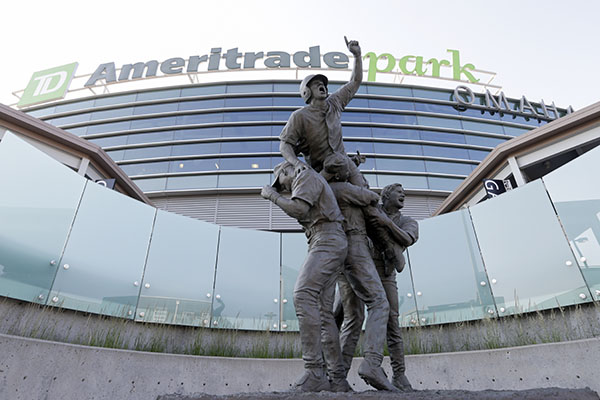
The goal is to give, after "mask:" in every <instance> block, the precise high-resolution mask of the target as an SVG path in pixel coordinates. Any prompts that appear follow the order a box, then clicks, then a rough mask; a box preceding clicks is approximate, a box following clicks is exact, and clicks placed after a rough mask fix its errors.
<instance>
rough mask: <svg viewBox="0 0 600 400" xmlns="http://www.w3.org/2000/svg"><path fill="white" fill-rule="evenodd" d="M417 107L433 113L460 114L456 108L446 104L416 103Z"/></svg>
mask: <svg viewBox="0 0 600 400" xmlns="http://www.w3.org/2000/svg"><path fill="white" fill-rule="evenodd" d="M415 109H416V110H417V111H425V112H431V113H439V114H450V115H458V110H457V109H456V108H454V107H452V106H449V105H446V104H431V103H415Z"/></svg>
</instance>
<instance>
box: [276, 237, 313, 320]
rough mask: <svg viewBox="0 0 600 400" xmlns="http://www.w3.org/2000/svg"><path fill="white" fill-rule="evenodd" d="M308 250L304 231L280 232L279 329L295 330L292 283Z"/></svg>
mask: <svg viewBox="0 0 600 400" xmlns="http://www.w3.org/2000/svg"><path fill="white" fill-rule="evenodd" d="M307 252H308V244H307V242H306V235H305V234H304V233H282V234H281V298H282V300H281V303H282V307H281V330H285V331H297V330H298V318H297V317H296V309H295V308H294V285H296V279H297V278H298V273H299V272H300V268H301V267H302V264H303V263H304V259H305V258H306V254H307Z"/></svg>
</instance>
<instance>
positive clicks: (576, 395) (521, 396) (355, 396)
mask: <svg viewBox="0 0 600 400" xmlns="http://www.w3.org/2000/svg"><path fill="white" fill-rule="evenodd" d="M229 399H231V400H265V399H266V400H308V399H317V400H319V399H323V400H346V399H350V400H375V399H384V400H386V399H390V400H391V399H398V400H514V399H518V400H599V399H600V397H599V396H598V393H596V392H594V391H593V390H591V389H589V388H585V389H561V388H544V389H528V390H482V391H467V390H419V391H415V392H410V393H388V392H381V391H379V392H377V391H373V390H370V391H366V392H355V393H328V392H320V393H290V392H273V393H263V392H261V393H240V394H233V395H222V396H215V395H209V394H197V395H194V396H181V395H166V396H159V397H158V398H157V400H229Z"/></svg>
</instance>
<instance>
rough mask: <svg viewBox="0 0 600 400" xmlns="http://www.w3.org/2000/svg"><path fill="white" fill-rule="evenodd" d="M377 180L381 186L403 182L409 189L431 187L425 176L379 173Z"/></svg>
mask: <svg viewBox="0 0 600 400" xmlns="http://www.w3.org/2000/svg"><path fill="white" fill-rule="evenodd" d="M377 181H378V182H379V186H380V187H385V186H387V185H391V184H392V183H401V184H402V186H404V187H405V188H407V189H428V188H429V186H427V178H426V177H424V176H415V175H387V174H377Z"/></svg>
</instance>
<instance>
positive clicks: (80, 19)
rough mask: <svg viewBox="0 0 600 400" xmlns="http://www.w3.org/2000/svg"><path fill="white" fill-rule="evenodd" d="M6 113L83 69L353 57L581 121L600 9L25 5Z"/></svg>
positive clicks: (15, 31) (599, 62)
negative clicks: (451, 78) (492, 91)
mask: <svg viewBox="0 0 600 400" xmlns="http://www.w3.org/2000/svg"><path fill="white" fill-rule="evenodd" d="M2 14H3V18H2V22H1V24H0V29H1V30H2V32H3V34H4V35H3V37H4V40H3V43H2V48H3V50H2V53H3V58H2V61H3V62H2V63H0V74H1V76H2V79H1V80H0V102H1V103H4V104H9V103H14V102H16V101H17V99H16V98H15V97H14V96H12V95H11V92H13V91H16V90H19V89H24V88H25V86H26V85H27V83H28V81H29V79H30V77H31V74H32V73H33V72H35V71H40V70H44V69H48V68H52V67H55V66H60V65H64V64H68V63H72V62H75V61H77V62H79V68H78V71H77V73H78V74H83V73H92V72H93V71H94V70H95V69H96V67H97V66H98V65H99V64H101V63H105V62H110V61H114V62H115V63H116V64H117V65H120V64H126V63H133V62H138V61H144V62H145V61H148V60H151V59H156V60H159V61H163V60H165V59H167V58H171V57H182V58H187V57H189V56H191V55H202V54H207V53H209V52H210V49H211V47H222V48H223V49H224V50H226V49H229V48H233V47H238V48H239V49H240V51H241V52H245V51H274V50H279V51H288V52H295V51H298V50H308V47H310V46H315V45H320V46H321V51H322V52H323V53H324V52H327V51H343V52H346V53H348V52H347V50H346V49H345V45H344V41H343V36H344V35H346V36H348V38H349V39H356V40H358V41H359V42H360V44H361V47H362V49H363V54H364V53H366V52H368V51H372V52H375V53H376V54H381V53H391V54H393V55H394V56H397V57H401V56H403V55H407V54H414V55H423V56H425V57H436V58H445V57H448V55H447V53H446V49H458V50H460V52H461V58H462V60H464V62H470V63H473V64H474V65H475V66H476V67H477V68H478V69H481V70H486V71H493V72H496V73H497V76H496V78H495V79H494V82H493V83H496V84H499V85H501V86H502V87H503V91H504V92H505V94H506V95H507V96H508V97H515V98H520V97H521V96H522V95H525V96H527V98H528V99H529V100H530V101H534V102H538V101H540V100H541V99H544V101H545V102H546V103H550V102H552V101H554V102H555V103H556V105H557V106H559V107H566V106H568V105H572V106H573V107H574V108H575V109H576V110H577V109H581V108H583V107H585V106H587V105H590V104H592V103H594V102H597V101H600V75H599V72H598V69H599V66H600V46H599V45H598V40H599V39H600V28H599V24H598V17H599V16H600V1H598V0H587V1H586V0H570V1H564V0H561V1H557V0H546V1H527V0H520V1H517V0H504V1H501V2H491V1H483V0H482V1H474V0H469V1H467V0H463V1H461V0H454V1H448V0H446V1H443V0H428V1H420V2H417V1H414V0H413V1H401V0H396V1H375V0H372V1H356V0H346V1H323V0H321V1H315V0H305V1H301V2H300V1H298V2H291V1H284V0H278V1H277V0H275V1H271V0H265V1H260V0H255V1H248V0H246V1H238V0H229V1H222V2H219V3H218V4H217V2H216V1H210V2H208V1H199V0H196V1H185V0H181V1H177V2H168V1H167V2H165V1H154V0H147V1H136V0H120V1H113V0H105V1H101V2H91V1H81V0H79V1H67V0H55V1H26V0H23V1H20V2H16V1H13V2H9V3H7V4H4V5H3V13H2Z"/></svg>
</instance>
